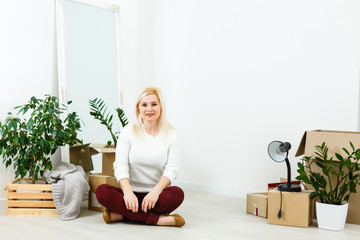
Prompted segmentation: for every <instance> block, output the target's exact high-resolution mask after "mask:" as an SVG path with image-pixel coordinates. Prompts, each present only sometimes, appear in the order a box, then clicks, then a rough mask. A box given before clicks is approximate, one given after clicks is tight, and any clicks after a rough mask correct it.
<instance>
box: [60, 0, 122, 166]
mask: <svg viewBox="0 0 360 240" xmlns="http://www.w3.org/2000/svg"><path fill="white" fill-rule="evenodd" d="M68 1H72V2H76V3H81V4H86V5H90V6H93V7H98V8H102V9H106V10H110V11H113V12H114V13H115V27H116V61H117V64H116V66H117V67H116V68H117V69H116V70H117V80H118V95H119V98H118V99H119V100H118V101H119V103H118V104H119V106H122V103H123V99H122V98H123V91H122V84H121V78H120V64H119V63H120V30H119V29H120V28H119V27H120V6H119V5H118V3H117V2H116V1H115V0H110V1H105V0H68ZM56 35H57V58H58V83H59V100H60V103H61V104H65V105H67V102H68V95H67V84H66V68H65V60H66V56H65V37H64V0H56ZM65 114H66V113H64V114H62V115H61V118H62V119H63V120H64V117H65ZM61 160H62V161H65V162H70V151H69V146H65V147H61Z"/></svg>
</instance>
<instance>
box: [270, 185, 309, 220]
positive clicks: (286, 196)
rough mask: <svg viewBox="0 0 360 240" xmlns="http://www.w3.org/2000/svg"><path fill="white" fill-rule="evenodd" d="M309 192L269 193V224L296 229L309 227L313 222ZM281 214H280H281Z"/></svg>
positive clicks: (274, 191) (273, 191)
mask: <svg viewBox="0 0 360 240" xmlns="http://www.w3.org/2000/svg"><path fill="white" fill-rule="evenodd" d="M310 193H311V191H309V190H303V191H301V192H280V191H278V190H277V189H273V190H270V191H269V201H268V223H269V224H277V225H286V226H295V227H308V226H309V225H310V224H311V223H312V220H313V215H312V206H313V204H312V200H311V199H310ZM279 212H280V213H279Z"/></svg>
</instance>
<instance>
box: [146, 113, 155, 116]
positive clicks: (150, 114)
mask: <svg viewBox="0 0 360 240" xmlns="http://www.w3.org/2000/svg"><path fill="white" fill-rule="evenodd" d="M145 115H146V116H147V117H152V116H154V115H155V114H153V113H148V114H145Z"/></svg>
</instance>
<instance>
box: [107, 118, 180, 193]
mask: <svg viewBox="0 0 360 240" xmlns="http://www.w3.org/2000/svg"><path fill="white" fill-rule="evenodd" d="M180 154H181V143H180V136H179V133H178V132H177V131H176V130H175V129H173V130H171V131H170V132H169V135H168V137H167V138H166V141H165V140H164V139H163V138H162V136H161V134H158V135H157V136H156V137H153V136H151V135H149V134H145V136H144V137H142V138H139V137H136V136H135V134H134V131H133V124H129V125H127V126H126V127H125V128H124V129H123V130H122V132H121V134H120V136H119V139H118V143H117V148H116V157H115V162H114V175H115V177H116V179H117V181H120V179H123V178H128V179H129V181H130V185H131V187H132V189H133V191H134V192H150V191H151V190H152V189H153V187H154V186H155V185H156V184H157V183H158V182H159V181H160V179H161V176H165V177H167V178H169V180H170V181H171V182H172V181H174V180H175V178H176V176H177V172H178V169H179V163H180Z"/></svg>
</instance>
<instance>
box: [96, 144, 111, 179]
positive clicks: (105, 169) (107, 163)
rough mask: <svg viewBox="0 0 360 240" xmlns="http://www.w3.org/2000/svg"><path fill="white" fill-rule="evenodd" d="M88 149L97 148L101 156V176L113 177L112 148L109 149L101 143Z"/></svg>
mask: <svg viewBox="0 0 360 240" xmlns="http://www.w3.org/2000/svg"><path fill="white" fill-rule="evenodd" d="M90 147H93V148H98V149H99V151H100V153H101V154H102V174H103V175H108V176H114V168H113V163H114V161H115V152H116V149H115V148H114V147H113V146H110V147H109V145H106V144H101V143H92V144H90Z"/></svg>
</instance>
